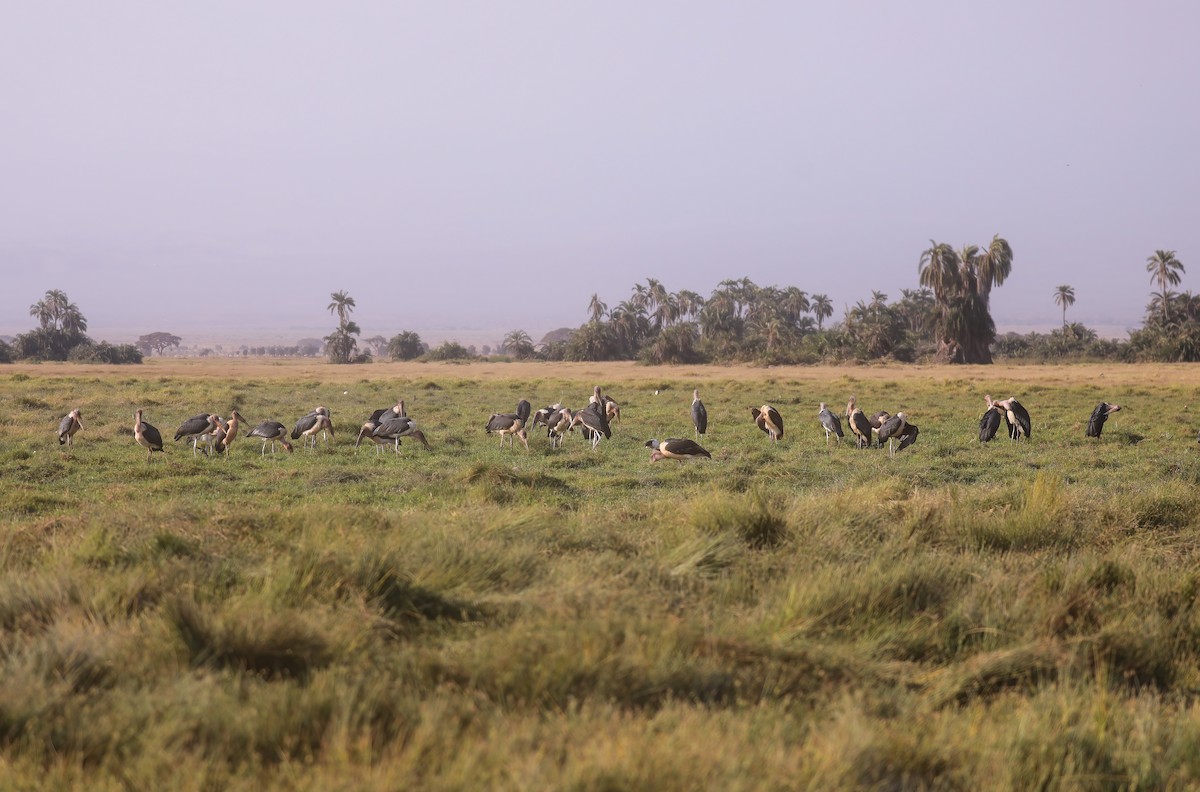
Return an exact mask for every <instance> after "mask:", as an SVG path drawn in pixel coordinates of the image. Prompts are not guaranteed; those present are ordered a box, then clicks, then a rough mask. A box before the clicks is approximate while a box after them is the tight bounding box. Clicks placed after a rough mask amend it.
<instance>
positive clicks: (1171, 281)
mask: <svg viewBox="0 0 1200 792" xmlns="http://www.w3.org/2000/svg"><path fill="white" fill-rule="evenodd" d="M1146 272H1149V273H1150V280H1152V281H1158V287H1159V294H1160V296H1161V298H1162V299H1161V300H1160V301H1159V302H1160V303H1161V305H1162V319H1163V322H1164V323H1165V322H1166V321H1167V307H1168V305H1170V302H1171V293H1170V291H1169V290H1168V289H1167V287H1168V286H1178V285H1179V281H1180V280H1181V278H1180V274H1181V273H1183V272H1185V270H1184V268H1183V263H1182V262H1180V260H1179V259H1178V258H1176V257H1175V251H1174V250H1156V251H1154V255H1153V256H1150V257H1148V258H1147V259H1146ZM47 294H48V292H47Z"/></svg>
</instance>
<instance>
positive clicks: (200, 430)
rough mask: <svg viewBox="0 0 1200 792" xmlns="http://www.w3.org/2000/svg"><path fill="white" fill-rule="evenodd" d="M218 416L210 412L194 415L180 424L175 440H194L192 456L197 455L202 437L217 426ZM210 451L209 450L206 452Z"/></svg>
mask: <svg viewBox="0 0 1200 792" xmlns="http://www.w3.org/2000/svg"><path fill="white" fill-rule="evenodd" d="M217 420H218V419H217V416H215V415H210V414H209V413H200V414H199V415H193V416H192V417H191V418H188V419H187V420H186V421H184V422H183V423H181V424H180V425H179V428H178V429H176V430H175V442H176V443H178V442H179V441H180V440H181V439H184V440H191V441H192V456H195V455H196V450H197V446H198V445H199V443H200V438H201V437H206V436H207V435H209V434H211V433H212V432H214V431H216V428H217ZM204 453H205V454H207V453H208V451H207V450H205V452H204Z"/></svg>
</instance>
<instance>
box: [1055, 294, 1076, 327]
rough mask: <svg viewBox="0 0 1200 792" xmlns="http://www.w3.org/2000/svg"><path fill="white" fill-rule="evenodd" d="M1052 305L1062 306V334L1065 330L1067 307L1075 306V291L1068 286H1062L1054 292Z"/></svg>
mask: <svg viewBox="0 0 1200 792" xmlns="http://www.w3.org/2000/svg"><path fill="white" fill-rule="evenodd" d="M1054 304H1055V305H1059V306H1062V311H1063V332H1064V333H1065V332H1066V330H1067V306H1068V305H1074V304H1075V289H1073V288H1072V287H1070V286H1067V285H1065V284H1064V285H1062V286H1059V287H1058V288H1056V289H1055V290H1054Z"/></svg>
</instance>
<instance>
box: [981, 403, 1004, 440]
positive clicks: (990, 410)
mask: <svg viewBox="0 0 1200 792" xmlns="http://www.w3.org/2000/svg"><path fill="white" fill-rule="evenodd" d="M983 403H984V404H986V405H987V412H985V413H984V414H983V417H981V418H980V419H979V442H981V443H988V442H991V440H992V438H993V437H995V436H996V432H997V431H998V430H999V429H1000V421H1001V419H1004V418H1005V416H1004V408H1003V407H1000V406H998V405H997V404H996V403H995V402H994V401H992V397H991V395H990V394H989V395H987V396H984V397H983Z"/></svg>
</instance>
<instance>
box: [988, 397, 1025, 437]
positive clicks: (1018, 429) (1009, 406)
mask: <svg viewBox="0 0 1200 792" xmlns="http://www.w3.org/2000/svg"><path fill="white" fill-rule="evenodd" d="M996 405H997V406H998V407H1000V409H1002V410H1004V417H1005V420H1007V421H1008V436H1009V438H1010V439H1012V440H1016V441H1018V442H1020V441H1021V440H1022V439H1025V440H1028V439H1029V438H1030V435H1031V433H1032V427H1031V425H1030V422H1029V411H1028V410H1026V409H1025V407H1024V406H1023V405H1022V404H1021V402H1019V401H1017V400H1016V399H1015V398H1013V397H1012V396H1009V397H1008V398H1007V399H1002V400H1000V401H998V402H996Z"/></svg>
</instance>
